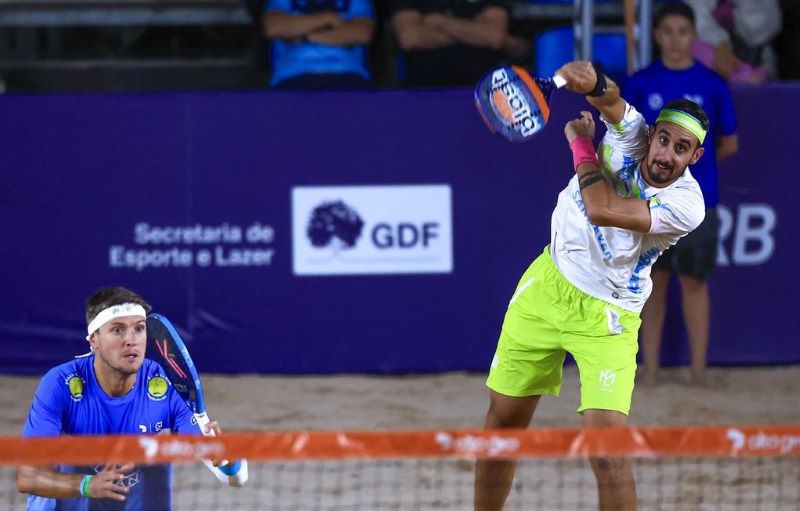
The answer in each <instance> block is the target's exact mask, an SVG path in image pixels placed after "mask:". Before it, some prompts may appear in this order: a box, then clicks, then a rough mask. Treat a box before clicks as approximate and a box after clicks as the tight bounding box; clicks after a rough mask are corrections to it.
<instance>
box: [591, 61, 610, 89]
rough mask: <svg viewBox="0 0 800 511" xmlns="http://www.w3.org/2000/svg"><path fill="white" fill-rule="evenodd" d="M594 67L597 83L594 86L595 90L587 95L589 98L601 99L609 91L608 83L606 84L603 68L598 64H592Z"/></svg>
mask: <svg viewBox="0 0 800 511" xmlns="http://www.w3.org/2000/svg"><path fill="white" fill-rule="evenodd" d="M592 67H593V68H594V72H595V74H596V75H597V83H595V84H594V89H592V90H590V91H589V92H587V93H586V95H587V96H591V97H593V98H599V97H600V96H602V95H603V94H605V93H606V89H608V83H607V82H606V74H605V71H604V70H603V66H601V65H600V64H598V63H596V62H592Z"/></svg>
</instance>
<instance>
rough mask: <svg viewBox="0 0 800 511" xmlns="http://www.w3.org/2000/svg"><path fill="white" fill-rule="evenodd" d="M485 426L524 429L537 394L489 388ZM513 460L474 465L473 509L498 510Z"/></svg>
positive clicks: (511, 477) (509, 480) (510, 478)
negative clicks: (513, 393) (508, 393)
mask: <svg viewBox="0 0 800 511" xmlns="http://www.w3.org/2000/svg"><path fill="white" fill-rule="evenodd" d="M489 393H490V402H489V411H488V412H487V413H486V422H485V424H484V427H485V428H487V429H490V428H491V429H494V428H527V427H528V425H529V424H530V423H531V418H533V412H534V411H535V410H536V405H537V404H538V403H539V396H528V397H511V396H504V395H503V394H498V393H497V392H495V391H493V390H490V391H489ZM516 468H517V463H516V462H515V461H497V460H478V462H477V463H476V464H475V511H500V510H501V509H503V504H504V503H505V501H506V498H507V497H508V492H509V491H510V490H511V483H512V482H513V480H514V471H515V470H516Z"/></svg>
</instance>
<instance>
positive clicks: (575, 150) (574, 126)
mask: <svg viewBox="0 0 800 511" xmlns="http://www.w3.org/2000/svg"><path fill="white" fill-rule="evenodd" d="M594 132H595V125H594V119H592V114H591V113H590V112H581V117H580V118H579V119H574V120H572V121H569V122H568V123H567V125H566V126H565V127H564V134H565V135H566V137H567V142H569V146H570V149H572V156H573V161H574V165H575V172H576V173H577V174H578V185H579V186H580V191H581V198H582V199H583V204H584V207H585V208H586V215H587V216H588V217H589V221H590V222H592V223H593V224H594V225H598V226H606V227H608V226H611V227H619V228H622V229H628V230H631V231H636V232H640V233H646V232H648V231H649V230H650V222H651V219H650V208H649V206H648V203H647V201H646V200H644V199H640V198H638V197H629V198H623V197H620V196H619V195H618V194H617V192H616V191H615V190H614V187H613V186H612V185H611V183H610V182H609V180H608V179H607V178H606V177H605V176H604V175H603V174H602V172H601V169H600V164H599V162H598V161H597V156H596V153H595V150H594V143H593V139H594Z"/></svg>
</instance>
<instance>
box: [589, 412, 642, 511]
mask: <svg viewBox="0 0 800 511" xmlns="http://www.w3.org/2000/svg"><path fill="white" fill-rule="evenodd" d="M627 423H628V416H627V415H625V414H624V413H620V412H617V411H613V410H584V411H583V426H584V427H586V428H610V427H623V426H625V425H626V424H627ZM589 461H590V462H591V464H592V470H594V475H595V477H596V478H597V490H598V495H599V500H600V511H634V510H635V509H636V486H635V484H634V481H633V470H631V466H630V463H629V462H628V460H627V458H618V457H614V458H590V459H589Z"/></svg>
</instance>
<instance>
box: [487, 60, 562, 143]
mask: <svg viewBox="0 0 800 511" xmlns="http://www.w3.org/2000/svg"><path fill="white" fill-rule="evenodd" d="M566 83H567V82H566V80H564V78H562V77H561V76H558V75H556V76H554V77H552V78H543V77H538V76H531V74H530V73H528V72H527V71H526V70H525V69H523V68H521V67H519V66H507V67H500V68H497V69H493V70H492V71H490V72H488V73H487V74H486V75H485V76H484V77H483V78H481V80H480V81H479V82H478V85H477V86H476V87H475V106H477V108H478V112H480V114H481V117H483V120H484V122H485V123H486V125H487V126H488V127H489V129H490V130H491V131H492V132H493V133H497V134H498V135H500V136H501V137H503V138H505V139H506V140H510V141H511V142H523V141H525V140H528V139H530V138H531V137H533V136H534V135H535V134H536V133H538V132H539V131H541V129H542V128H544V126H545V124H547V120H548V119H549V118H550V96H551V95H552V94H553V91H554V90H556V89H558V88H560V87H563V86H564V85H566Z"/></svg>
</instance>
